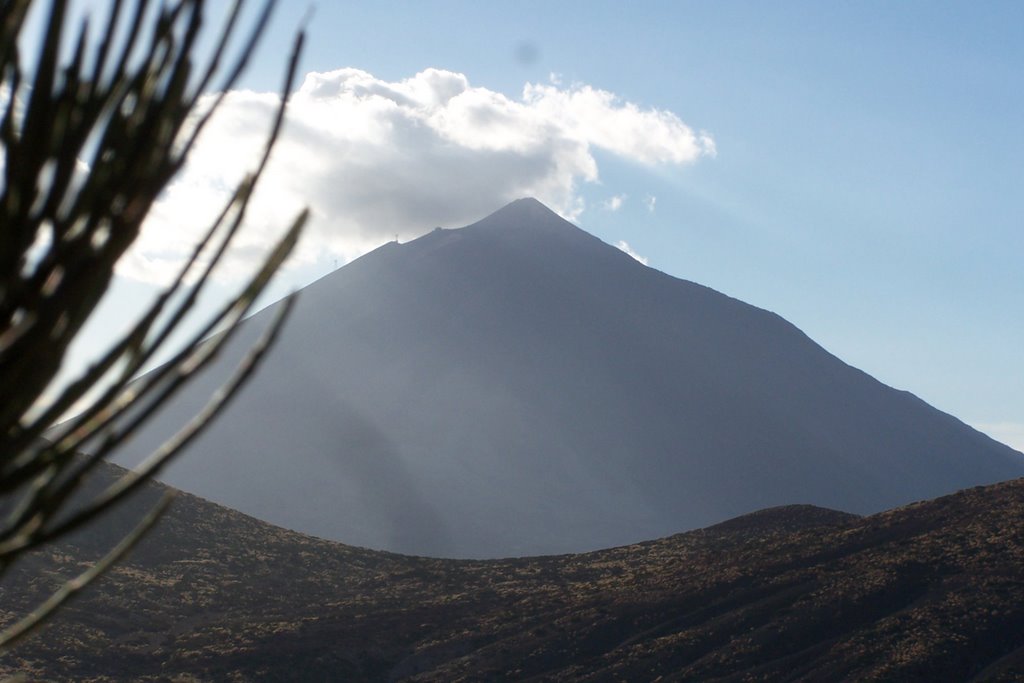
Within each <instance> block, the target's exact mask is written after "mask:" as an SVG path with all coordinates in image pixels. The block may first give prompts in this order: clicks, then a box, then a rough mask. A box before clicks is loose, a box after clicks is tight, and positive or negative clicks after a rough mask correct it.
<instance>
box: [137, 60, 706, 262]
mask: <svg viewBox="0 0 1024 683" xmlns="http://www.w3.org/2000/svg"><path fill="white" fill-rule="evenodd" d="M276 100H277V97H276V95H274V94H272V93H257V92H250V91H238V92H233V93H230V94H229V96H228V97H227V98H226V100H225V102H224V104H223V105H222V108H221V110H220V111H219V112H218V113H217V115H216V116H215V117H214V118H213V119H212V121H211V122H210V124H209V125H208V127H207V129H206V130H205V131H204V133H203V136H202V138H201V140H200V143H199V144H198V145H197V147H196V148H195V150H194V152H193V154H192V156H191V157H190V159H189V163H188V164H187V166H186V168H185V169H184V171H183V172H182V174H181V175H180V176H179V177H178V178H176V179H175V181H174V182H173V183H172V184H171V185H170V187H169V188H168V190H167V191H166V193H165V195H164V196H162V198H161V199H160V200H159V201H158V202H157V203H156V205H155V206H154V209H153V212H152V215H151V216H150V218H149V219H148V221H147V224H146V226H145V229H144V231H143V235H142V237H141V239H140V240H139V242H138V243H137V245H136V247H135V248H134V249H133V251H132V252H131V254H130V257H129V258H127V259H125V260H124V261H123V262H122V264H120V265H121V272H122V274H124V275H128V276H129V277H135V278H139V279H144V280H154V279H156V280H159V279H164V278H166V276H167V274H168V273H169V272H170V271H171V270H172V269H173V266H174V265H175V264H177V263H179V262H180V260H181V259H182V258H183V256H184V255H185V254H186V253H187V252H188V250H189V249H190V248H191V246H192V244H194V241H195V239H196V237H197V235H199V234H200V232H201V231H202V229H203V228H205V226H206V225H207V224H208V223H209V219H210V217H212V216H214V215H216V213H217V211H218V210H219V209H220V207H221V206H222V204H223V202H224V200H225V199H226V197H227V195H228V193H229V191H230V188H232V187H233V186H234V184H235V183H236V182H237V180H238V179H239V178H240V177H241V176H242V174H243V173H244V172H245V171H246V170H248V169H250V168H251V167H252V166H253V164H254V162H255V159H256V158H257V157H258V154H259V152H260V149H261V145H262V141H263V139H264V137H265V135H266V131H267V130H268V128H269V122H270V120H271V117H272V115H273V112H274V109H275V106H276ZM598 149H599V150H603V151H605V152H608V153H611V154H613V155H616V156H618V157H620V158H623V159H628V160H631V161H633V162H636V163H639V164H643V165H649V166H659V165H660V166H665V165H668V166H671V165H681V164H689V163H693V162H695V161H697V160H698V159H699V158H701V157H705V156H714V153H715V147H714V141H713V140H712V139H711V138H710V136H708V135H707V134H706V133H703V132H700V133H695V132H694V131H693V130H692V129H691V128H690V127H689V126H687V125H686V124H684V123H683V122H682V121H681V120H680V119H679V117H677V116H676V115H675V114H673V113H671V112H668V111H664V110H659V109H643V108H641V107H639V106H638V105H636V104H634V103H631V102H625V101H622V100H621V99H620V98H618V97H617V96H616V95H615V94H613V93H610V92H607V91H604V90H599V89H596V88H593V87H592V86H589V85H579V84H576V85H571V86H566V87H562V86H561V85H559V84H558V83H557V82H553V83H551V84H547V85H534V84H527V85H526V86H525V87H524V90H523V93H522V96H521V97H519V98H511V97H507V96H506V95H504V94H502V93H498V92H494V91H492V90H488V89H486V88H480V87H473V86H472V85H471V84H470V83H469V80H468V79H467V78H466V76H464V75H463V74H460V73H454V72H450V71H442V70H438V69H427V70H425V71H422V72H420V73H418V74H416V75H415V76H413V77H412V78H408V79H406V80H403V81H398V82H388V81H384V80H381V79H378V78H375V77H374V76H373V75H371V74H369V73H367V72H365V71H360V70H357V69H340V70H337V71H332V72H328V73H310V74H308V75H307V76H306V78H305V81H304V82H303V84H302V86H301V88H300V89H299V90H298V92H296V93H295V94H294V96H293V98H292V101H291V104H290V105H289V109H288V118H287V122H286V125H285V129H284V131H283V133H282V135H281V137H280V139H279V141H278V145H277V147H276V148H275V150H274V155H273V157H272V159H271V164H270V167H269V168H268V170H267V172H266V174H265V176H264V178H263V180H262V181H261V184H260V186H259V188H258V190H257V194H256V199H255V200H254V202H253V204H252V206H251V208H250V212H249V216H250V218H249V221H248V225H247V228H246V230H245V231H244V233H243V235H242V236H241V237H240V241H239V246H240V249H239V250H238V251H237V253H235V254H234V255H233V256H231V257H230V258H229V259H228V263H227V268H226V272H225V274H226V275H228V276H229V277H230V275H231V274H232V273H233V272H242V271H246V270H249V269H251V267H252V264H251V263H250V262H247V260H248V259H251V258H253V256H254V254H255V253H257V252H258V251H259V249H260V248H265V246H266V245H267V244H269V243H270V242H271V240H272V239H273V237H274V236H276V235H278V234H280V231H281V230H282V228H283V227H284V226H285V225H286V224H287V223H288V221H289V220H290V219H291V217H293V216H294V215H295V214H296V212H297V211H298V210H299V208H300V207H302V206H303V205H308V206H309V207H310V209H311V210H312V217H311V221H310V223H309V225H308V227H307V234H306V238H305V239H304V241H303V243H302V245H301V246H300V250H299V252H298V253H297V254H296V256H295V260H296V262H299V263H313V262H315V261H317V260H318V259H319V260H323V259H324V258H325V257H326V258H340V259H342V260H343V261H347V260H348V259H351V258H353V257H355V256H357V255H359V254H361V253H364V252H365V251H367V250H369V249H371V248H373V247H375V246H377V245H379V244H381V243H383V242H386V241H389V240H391V239H393V238H394V237H395V235H396V234H397V235H398V237H399V238H400V239H403V240H404V239H409V238H412V237H415V236H418V235H419V234H421V233H423V232H426V231H427V230H429V229H430V228H433V227H434V226H437V225H443V226H459V225H465V224H467V223H470V222H472V221H473V220H476V219H478V218H480V217H482V216H484V215H486V214H487V213H488V212H490V211H492V210H495V209H497V208H499V207H501V206H502V205H503V204H505V203H507V202H508V201H511V200H512V199H516V198H518V197H523V196H534V197H537V198H538V199H540V200H541V201H542V202H544V203H546V204H547V205H548V206H550V207H551V208H552V209H554V210H556V211H558V212H559V213H560V214H562V215H563V216H565V217H567V218H569V219H574V218H576V217H577V216H578V215H579V214H580V213H581V212H582V211H583V208H584V203H583V200H582V198H581V196H580V194H579V187H580V185H581V184H582V183H593V182H597V181H598V178H599V176H598V165H597V161H596V160H595V157H594V155H593V151H594V150H598ZM613 199H614V198H613ZM649 206H653V198H652V201H651V203H650V204H649Z"/></svg>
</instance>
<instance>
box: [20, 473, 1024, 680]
mask: <svg viewBox="0 0 1024 683" xmlns="http://www.w3.org/2000/svg"><path fill="white" fill-rule="evenodd" d="M152 494H153V492H150V495H152ZM140 504H141V503H140ZM1022 530H1024V480H1021V481H1014V482H1009V483H1004V484H999V485H995V486H991V487H987V488H978V489H971V490H968V491H964V492H961V493H958V494H955V495H952V496H948V497H945V498H941V499H938V500H934V501H929V502H926V503H920V504H916V505H913V506H910V507H906V508H902V509H898V510H894V511H891V512H886V513H882V514H879V515H875V516H872V517H867V518H856V517H854V516H851V515H844V514H842V513H838V512H834V511H830V510H823V509H821V508H814V507H810V506H791V507H786V508H781V509H773V510H766V511H762V512H759V513H756V514H754V515H748V516H746V517H744V518H742V519H738V520H731V521H730V522H727V523H725V524H721V525H718V526H716V527H712V528H708V529H704V530H701V531H694V532H690V533H685V534H679V535H676V536H672V537H669V538H665V539H661V540H658V541H651V542H646V543H641V544H637V545H632V546H626V547H621V548H614V549H611V550H604V551H599V552H595V553H587V554H583V555H565V556H554V557H538V558H523V559H516V560H496V561H458V560H437V559H429V558H415V557H403V556H399V555H392V554H388V553H382V552H375V551H369V550H362V549H358V548H352V547H349V546H343V545H340V544H335V543H330V542H326V541H318V540H315V539H312V538H309V537H306V536H302V535H299V534H295V533H292V532H287V531H284V530H282V529H278V528H275V527H271V526H269V525H266V524H263V523H261V522H257V521H255V520H253V519H251V518H248V517H245V516H243V515H240V514H238V513H236V512H233V511H230V510H227V509H225V508H221V507H219V506H216V505H212V504H210V503H207V502H205V501H202V500H200V499H197V498H194V497H192V496H183V497H182V499H181V500H179V501H178V502H177V503H176V504H175V506H174V507H172V509H171V511H170V513H169V515H168V518H167V519H166V520H165V522H164V523H163V524H162V525H161V526H160V527H158V529H157V530H156V532H155V533H154V535H153V536H152V537H150V538H148V539H147V540H146V541H144V543H143V545H142V546H140V547H139V548H138V549H137V550H136V552H135V553H134V554H133V556H132V557H131V558H130V560H129V561H128V562H127V563H126V564H124V565H121V566H119V567H117V568H115V570H114V571H113V573H112V574H111V575H110V576H108V577H106V578H104V579H103V580H101V582H100V584H99V585H97V586H95V587H94V588H92V589H91V590H90V591H89V592H88V593H87V594H86V595H85V596H83V597H82V598H81V599H80V600H79V601H77V602H76V603H74V604H73V605H72V606H71V607H70V608H69V609H68V610H66V611H64V612H62V613H61V614H60V615H59V616H58V618H57V620H56V621H55V622H54V623H53V624H51V625H50V626H48V627H47V628H46V630H45V631H43V632H42V633H41V634H40V635H39V637H37V638H35V639H32V640H30V641H28V642H26V643H25V644H24V645H23V646H21V647H19V648H18V649H17V650H16V651H15V652H14V653H9V654H7V655H6V656H4V657H3V658H0V674H2V673H8V672H11V671H14V670H20V671H23V672H26V673H28V674H30V677H31V678H33V679H41V680H55V681H60V680H74V681H85V680H106V681H135V680H169V679H175V678H177V677H183V680H201V681H219V680H267V681H274V680H281V681H284V680H296V679H300V680H350V681H381V680H393V681H412V680H419V681H437V680H466V681H497V680H523V679H529V678H531V677H537V678H538V679H542V680H556V681H559V680H562V681H581V680H582V681H587V680H594V681H597V680H616V679H617V680H654V679H656V678H657V677H658V676H665V677H666V679H668V680H701V681H710V680H750V681H761V680H763V681H777V680H798V679H800V680H829V681H840V680H851V681H854V680H855V681H873V680H875V681H880V680H890V681H891V680H899V681H936V680H962V681H967V680H986V681H998V680H1003V681H1011V680H1020V679H1021V677H1022V676H1024V656H1022V653H1024V584H1022V583H1021V581H1020V577H1021V576H1022V575H1024V532H1022ZM115 538H116V536H115V535H114V534H113V533H111V534H110V537H109V538H97V537H96V536H95V535H91V536H83V537H80V538H78V539H76V540H75V541H74V542H73V543H71V544H65V545H64V546H63V547H61V548H57V549H53V550H52V552H48V553H46V554H45V555H43V556H38V557H37V558H36V559H35V564H34V566H29V567H24V566H23V567H22V568H21V569H20V570H19V571H20V572H21V573H20V574H17V575H14V576H12V577H9V581H6V582H5V583H4V584H3V586H4V588H3V592H2V593H0V606H2V608H3V610H13V611H17V610H18V609H21V608H23V606H24V605H29V604H33V603H32V600H33V598H34V597H35V593H37V592H42V591H44V590H46V589H48V588H51V586H48V585H45V584H46V583H47V582H48V581H50V582H52V581H55V580H56V579H55V578H51V576H50V575H51V572H58V571H63V572H64V574H65V575H67V574H71V573H74V572H75V571H76V570H77V569H78V566H79V561H81V560H82V559H86V558H88V557H95V556H96V555H98V554H99V553H101V552H102V549H103V547H104V546H105V544H107V543H110V542H113V540H114V539H115ZM28 577H32V578H28Z"/></svg>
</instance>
